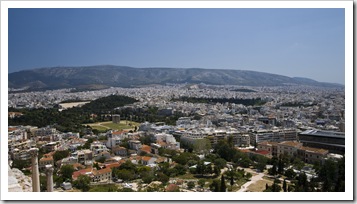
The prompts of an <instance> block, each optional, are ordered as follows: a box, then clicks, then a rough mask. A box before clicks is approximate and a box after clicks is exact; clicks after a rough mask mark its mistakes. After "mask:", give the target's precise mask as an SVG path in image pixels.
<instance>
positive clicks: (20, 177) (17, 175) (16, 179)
mask: <svg viewBox="0 0 357 204" xmlns="http://www.w3.org/2000/svg"><path fill="white" fill-rule="evenodd" d="M8 176H9V177H8V191H9V192H32V180H31V177H29V176H26V175H25V174H24V173H22V172H21V171H20V170H19V169H15V168H14V169H11V168H10V166H9V167H8Z"/></svg>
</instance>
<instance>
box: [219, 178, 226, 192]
mask: <svg viewBox="0 0 357 204" xmlns="http://www.w3.org/2000/svg"><path fill="white" fill-rule="evenodd" d="M226 189H227V188H226V181H225V179H224V175H222V176H221V189H220V190H221V192H226Z"/></svg>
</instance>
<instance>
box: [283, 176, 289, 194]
mask: <svg viewBox="0 0 357 204" xmlns="http://www.w3.org/2000/svg"><path fill="white" fill-rule="evenodd" d="M283 190H284V192H288V189H287V185H286V180H285V179H284V182H283Z"/></svg>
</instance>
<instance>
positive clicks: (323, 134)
mask: <svg viewBox="0 0 357 204" xmlns="http://www.w3.org/2000/svg"><path fill="white" fill-rule="evenodd" d="M299 135H312V136H319V137H337V138H345V133H344V132H332V131H325V130H306V131H304V132H301V133H299Z"/></svg>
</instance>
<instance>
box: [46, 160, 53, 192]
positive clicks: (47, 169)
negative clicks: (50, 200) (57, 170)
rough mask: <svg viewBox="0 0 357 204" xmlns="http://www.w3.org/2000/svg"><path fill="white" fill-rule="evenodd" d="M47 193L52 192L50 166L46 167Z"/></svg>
mask: <svg viewBox="0 0 357 204" xmlns="http://www.w3.org/2000/svg"><path fill="white" fill-rule="evenodd" d="M46 177H47V192H53V167H52V165H51V164H49V165H46Z"/></svg>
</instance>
